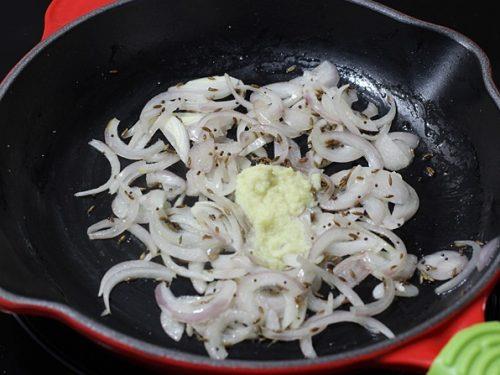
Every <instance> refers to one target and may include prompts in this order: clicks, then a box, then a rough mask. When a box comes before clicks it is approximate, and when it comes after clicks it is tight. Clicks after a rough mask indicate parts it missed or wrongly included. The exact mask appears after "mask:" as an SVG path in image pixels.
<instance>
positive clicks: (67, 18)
mask: <svg viewBox="0 0 500 375" xmlns="http://www.w3.org/2000/svg"><path fill="white" fill-rule="evenodd" d="M113 2H115V0H52V2H51V3H50V5H49V7H48V8H47V11H46V12H45V25H44V29H43V35H42V40H44V39H46V38H48V37H49V36H50V35H52V34H53V33H55V32H56V31H58V30H59V29H61V28H62V27H64V26H66V25H67V24H69V23H71V22H73V21H74V20H76V19H78V18H79V17H81V16H83V15H85V14H87V13H90V12H92V11H93V10H95V9H98V8H102V7H104V6H106V5H109V4H111V3H113Z"/></svg>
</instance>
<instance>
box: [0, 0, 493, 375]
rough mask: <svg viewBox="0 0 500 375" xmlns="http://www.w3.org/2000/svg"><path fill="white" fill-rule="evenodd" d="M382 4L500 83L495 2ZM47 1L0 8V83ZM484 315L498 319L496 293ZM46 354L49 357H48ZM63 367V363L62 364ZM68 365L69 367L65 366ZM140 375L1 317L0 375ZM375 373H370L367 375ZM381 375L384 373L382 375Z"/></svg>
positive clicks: (57, 329)
mask: <svg viewBox="0 0 500 375" xmlns="http://www.w3.org/2000/svg"><path fill="white" fill-rule="evenodd" d="M380 2H381V3H384V4H386V5H389V6H391V7H393V8H396V9H398V10H400V11H403V12H405V13H407V14H410V15H412V16H415V17H417V18H421V19H424V20H427V21H431V22H435V23H438V24H441V25H445V26H448V27H450V28H453V29H456V30H458V31H460V32H462V33H463V34H464V35H466V36H468V37H470V38H471V39H473V40H474V41H475V42H476V43H477V44H479V46H480V47H482V48H483V49H484V50H485V51H486V53H487V55H488V56H489V57H490V59H491V62H492V66H493V74H494V79H495V81H496V82H500V49H499V46H500V26H499V24H498V17H497V12H495V5H494V2H489V1H485V0H483V1H474V2H470V1H450V0H440V1H436V0H434V1H432V0H384V1H380ZM49 3H50V1H49V0H16V1H9V2H7V1H6V0H3V1H2V2H1V5H0V6H1V8H0V35H1V39H0V79H1V77H3V76H4V75H5V74H7V73H8V71H9V70H10V69H11V67H12V66H13V65H14V64H15V63H16V62H17V61H18V60H19V59H20V58H21V57H22V56H23V55H24V54H25V53H26V52H27V51H28V50H29V49H30V48H31V47H32V46H33V45H34V44H36V43H37V41H38V40H39V39H40V35H41V33H42V27H43V14H44V11H45V9H46V7H47V5H48V4H49ZM492 299H493V300H494V301H491V302H490V311H489V315H490V316H491V317H493V316H498V315H496V314H498V311H497V308H498V304H497V303H495V301H498V288H497V293H496V294H495V296H494V297H493V298H492ZM49 353H50V354H49ZM63 363H65V364H63ZM68 366H69V367H68ZM124 370H128V371H132V372H141V373H144V371H143V370H140V369H139V368H136V367H135V366H134V365H131V364H129V363H126V362H125V361H124V360H123V359H121V358H118V357H116V356H114V355H111V354H109V353H108V352H106V351H104V350H101V349H99V348H98V347H97V346H95V345H94V344H92V343H90V342H88V341H87V340H85V339H83V338H81V337H80V336H79V335H78V334H76V333H74V332H73V331H71V330H70V329H68V328H66V327H64V326H62V325H61V324H59V323H55V322H52V321H47V320H45V319H43V318H28V319H26V318H23V319H19V318H15V317H13V316H9V315H4V314H0V374H34V373H39V372H42V371H43V372H48V373H60V372H64V373H68V372H70V373H85V374H104V373H109V372H110V371H113V372H118V371H124ZM134 370H135V371H134ZM370 373H371V374H374V372H373V371H370ZM383 373H385V374H387V372H386V371H384V372H383Z"/></svg>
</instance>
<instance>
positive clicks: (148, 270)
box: [98, 260, 175, 315]
mask: <svg viewBox="0 0 500 375" xmlns="http://www.w3.org/2000/svg"><path fill="white" fill-rule="evenodd" d="M174 276H175V275H174V274H173V273H172V272H171V271H170V270H169V269H168V268H166V267H165V266H162V265H160V264H157V263H153V262H149V261H144V260H130V261H126V262H122V263H118V264H117V265H116V266H113V267H111V268H110V269H109V270H108V271H107V272H106V273H105V274H104V276H103V278H102V279H101V285H100V286H99V293H98V295H99V297H100V296H102V297H103V300H104V305H105V306H106V309H105V310H104V312H103V315H106V314H109V313H110V312H111V310H110V306H109V295H110V293H111V291H112V290H113V288H114V287H115V286H116V285H117V284H119V283H121V282H122V281H126V280H131V279H144V278H147V279H156V280H164V281H168V282H171V281H172V279H173V277H174Z"/></svg>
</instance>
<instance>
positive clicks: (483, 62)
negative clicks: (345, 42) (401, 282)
mask: <svg viewBox="0 0 500 375" xmlns="http://www.w3.org/2000/svg"><path fill="white" fill-rule="evenodd" d="M133 1H135V0H118V1H116V2H115V3H112V4H111V5H108V6H105V7H103V8H100V9H97V10H95V11H92V12H90V13H88V14H86V15H84V16H82V17H80V18H78V19H77V20H75V21H74V22H72V23H70V24H68V25H66V26H64V27H63V28H61V29H60V30H58V31H57V32H56V33H54V34H53V35H51V36H50V37H48V38H47V39H45V40H43V41H42V42H40V43H39V44H37V45H36V46H35V47H34V48H33V49H32V50H31V51H30V52H29V53H28V54H27V55H26V56H25V57H24V58H23V59H22V60H20V62H19V63H18V64H17V65H16V66H15V67H14V68H13V69H12V70H11V72H10V73H9V74H8V75H7V77H6V78H5V79H4V80H3V81H2V82H1V83H0V101H1V100H2V98H3V97H4V96H5V94H6V93H7V92H8V90H9V88H10V86H11V84H12V83H13V82H14V81H15V79H16V78H17V77H18V76H19V74H20V73H21V72H22V71H23V69H24V67H25V66H26V65H28V64H29V63H30V62H31V61H32V60H33V58H34V57H35V56H37V55H38V54H40V53H41V52H42V51H43V50H44V49H45V48H46V47H47V46H49V45H50V44H51V43H52V42H54V41H55V40H57V39H58V38H60V37H61V36H62V35H64V34H66V33H67V32H68V31H70V30H71V29H73V28H74V27H76V26H78V25H79V24H81V23H83V22H85V21H86V20H88V19H90V18H92V17H94V16H96V15H98V14H101V13H105V12H106V11H109V10H111V9H114V8H118V7H120V6H123V5H125V4H127V3H131V2H133ZM344 1H347V2H349V3H353V4H355V5H358V6H361V7H364V8H367V9H369V10H371V11H374V12H377V13H380V14H382V15H384V16H386V17H389V18H391V19H394V20H395V21H398V22H401V23H405V24H409V25H413V26H416V27H419V28H424V29H427V30H430V31H434V32H436V33H438V34H441V35H444V36H447V37H449V38H451V39H452V40H454V41H455V42H457V43H459V44H460V45H462V46H463V47H465V48H467V49H468V50H469V51H471V52H472V53H473V54H474V55H475V56H476V57H477V59H478V62H479V64H480V67H481V72H482V77H483V81H484V84H485V87H486V90H487V92H488V94H489V95H490V97H491V98H492V99H493V101H494V102H495V104H496V105H497V107H498V108H499V109H500V92H499V90H498V88H497V87H496V86H495V84H494V81H493V77H492V71H491V64H490V62H489V59H488V57H487V56H486V54H485V53H484V51H483V50H482V49H481V48H480V47H479V46H478V45H477V44H476V43H475V42H473V41H472V40H471V39H469V38H468V37H465V36H464V35H462V34H460V33H459V32H457V31H454V30H452V29H449V28H447V27H444V26H439V25H436V24H433V23H430V22H426V21H422V20H419V19H417V18H414V17H411V16H408V15H406V14H404V13H401V12H399V11H396V10H394V9H392V8H390V7H387V6H385V5H381V4H378V3H376V2H374V1H371V0H344ZM491 263H492V264H491V265H490V267H489V268H488V270H487V272H485V273H483V274H482V275H481V277H480V279H479V280H478V282H477V283H476V284H475V285H474V286H472V287H471V289H470V290H469V292H468V293H467V294H466V295H465V296H462V297H460V299H459V300H458V302H456V303H454V304H453V305H451V306H449V307H447V308H446V309H444V310H443V311H441V312H440V313H439V314H436V315H435V316H433V317H432V318H431V319H429V320H428V321H426V322H425V323H422V324H420V325H418V326H415V327H413V328H411V329H410V330H408V331H407V332H405V333H403V334H401V335H398V336H397V337H396V338H394V339H385V340H383V341H380V342H377V343H374V344H370V345H368V346H367V347H365V348H361V349H354V350H349V351H347V352H341V353H334V354H330V355H326V356H323V357H319V358H316V359H290V360H279V361H248V360H239V359H227V360H225V361H217V360H213V359H211V358H209V357H206V356H201V355H195V354H190V353H185V352H179V351H176V350H172V349H168V348H164V347H160V346H157V345H154V344H150V343H147V342H145V341H142V340H139V339H135V338H132V337H130V336H128V335H126V334H124V333H120V332H118V331H116V330H114V329H111V328H109V327H107V326H106V325H105V324H103V323H101V322H99V321H98V320H95V319H93V318H90V317H87V316H85V315H84V314H82V313H80V312H78V311H77V310H76V309H74V308H72V307H70V306H68V305H66V304H62V303H56V302H53V301H49V300H44V299H39V298H31V297H24V296H21V295H16V294H13V293H11V292H8V291H7V290H5V289H3V288H2V287H0V306H7V308H11V309H13V310H16V311H20V312H37V313H39V314H42V315H46V316H49V317H52V318H55V319H58V320H61V321H64V322H65V323H67V324H69V325H70V326H72V327H73V328H74V329H76V330H78V331H80V332H82V333H84V334H86V335H87V336H89V337H91V338H92V339H94V340H95V341H98V342H100V343H101V344H105V345H107V346H111V347H113V348H114V349H117V350H120V351H124V352H127V353H129V354H132V355H134V356H140V357H142V358H143V359H148V360H153V361H155V362H158V363H163V364H171V365H177V366H180V367H191V368H193V369H200V368H205V369H206V368H207V367H210V368H211V369H213V370H219V371H230V370H234V369H235V368H239V369H246V370H249V371H252V370H253V371H255V372H259V371H265V370H273V371H274V372H276V370H283V371H288V370H290V369H297V370H308V369H309V370H312V369H320V368H329V367H338V366H342V365H347V364H350V363H353V362H360V361H362V360H367V359H370V358H373V357H375V356H377V355H379V354H381V353H382V352H388V351H390V350H391V349H394V348H395V347H396V346H398V345H401V344H402V343H406V342H408V341H410V340H413V339H415V338H417V337H418V336H422V335H424V334H425V333H427V332H429V331H430V330H432V329H433V328H435V327H436V326H438V325H440V324H443V323H444V322H445V321H447V320H449V319H450V318H451V317H452V316H453V315H455V314H457V313H458V312H459V311H461V310H463V309H464V308H465V307H466V306H467V305H469V304H470V303H471V302H472V301H473V300H474V299H476V298H479V296H480V294H481V292H482V291H484V289H485V287H486V285H487V284H488V282H491V280H493V279H494V277H495V270H496V269H498V267H499V266H500V254H499V255H497V257H496V259H493V260H492V262H491ZM436 298H439V297H436Z"/></svg>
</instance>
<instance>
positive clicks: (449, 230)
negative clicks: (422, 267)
mask: <svg viewBox="0 0 500 375" xmlns="http://www.w3.org/2000/svg"><path fill="white" fill-rule="evenodd" d="M324 59H328V60H330V61H332V62H334V63H335V64H337V66H338V67H339V69H340V72H341V76H342V80H343V81H344V82H350V83H352V84H353V85H354V86H355V87H356V88H357V89H358V90H359V91H360V93H361V94H362V95H361V96H362V98H364V99H368V98H369V99H370V100H375V101H376V102H377V103H383V100H382V96H383V93H384V92H385V91H386V90H387V91H390V92H391V93H392V94H393V95H394V96H395V98H396V101H397V106H398V115H397V120H396V121H395V124H394V128H393V129H404V130H409V131H412V132H414V133H416V134H418V135H419V136H420V137H421V139H422V141H421V145H420V146H419V148H418V150H417V152H416V158H415V162H414V163H413V164H412V165H411V167H410V168H408V169H407V170H404V171H403V172H402V174H403V175H404V177H405V178H406V179H407V181H408V182H409V183H410V184H411V185H412V186H414V187H415V189H416V190H417V192H418V194H419V196H420V199H421V206H420V210H419V212H418V213H417V215H416V217H415V218H414V219H412V220H411V221H410V222H409V223H407V224H406V225H405V226H404V228H402V229H401V230H399V231H397V233H398V234H399V235H401V236H402V238H403V240H404V241H405V243H406V245H407V247H408V250H409V252H411V253H414V254H417V255H418V256H421V255H422V254H426V253H431V252H435V251H438V250H440V249H446V248H448V247H449V245H450V244H451V243H452V241H454V240H456V239H464V238H467V239H468V238H473V239H476V238H484V237H486V238H489V237H490V236H491V234H492V233H494V232H497V231H498V229H499V225H498V220H497V215H498V208H499V207H498V195H499V194H498V191H499V189H498V188H497V186H498V184H499V183H500V174H499V173H498V170H499V166H500V162H499V161H500V153H499V152H498V145H499V144H500V126H499V121H500V113H499V109H498V107H497V106H496V105H495V103H494V101H493V100H492V98H491V97H490V95H489V94H488V92H487V90H486V89H485V85H484V81H483V78H482V76H481V69H480V64H479V62H478V60H477V57H476V56H475V55H474V54H473V53H472V52H470V51H469V50H468V49H467V48H465V47H464V46H462V45H461V44H459V43H458V42H456V41H454V40H453V39H451V38H450V37H448V36H446V35H442V34H439V33H436V32H433V31H429V30H425V29H422V28H419V27H416V26H412V25H408V24H404V23H401V22H399V21H396V20H394V19H390V18H389V17H386V16H384V15H381V14H378V13H375V12H373V11H371V10H369V9H366V8H364V7H362V6H360V5H356V4H353V3H350V2H345V1H319V0H318V1H317V0H313V1H307V2H305V1H299V0H287V1H272V2H268V1H258V0H244V1H239V2H238V5H236V3H235V2H234V1H229V0H213V1H203V0H189V1H180V2H179V1H177V2H175V1H161V0H149V1H145V0H142V1H141V0H137V1H133V2H127V3H125V4H124V5H122V6H119V7H115V8H113V9H111V10H109V11H107V12H106V13H104V14H100V15H98V16H96V17H94V18H92V19H90V20H88V21H86V22H85V23H83V24H80V25H78V26H77V27H75V28H74V29H73V30H71V32H69V33H67V34H64V35H62V36H60V37H59V38H58V39H57V40H55V41H54V42H53V43H51V44H50V45H48V46H47V47H46V48H44V49H43V50H41V51H40V52H39V53H38V55H37V56H35V57H34V58H33V60H32V61H31V63H29V64H27V65H26V66H25V67H24V70H23V72H22V73H21V74H20V75H19V76H18V77H17V78H16V79H15V81H14V82H13V84H12V85H11V87H10V88H9V90H8V91H7V92H6V93H5V95H4V97H3V98H2V99H1V101H0V118H1V119H2V125H1V127H2V130H1V136H0V137H1V138H0V250H1V251H0V285H1V286H2V287H3V288H5V289H7V290H9V291H12V292H14V293H18V294H21V295H26V296H30V297H38V298H43V299H47V300H51V301H57V302H63V303H65V304H68V305H69V306H71V307H73V308H75V309H76V310H78V311H80V312H82V313H84V314H85V315H87V316H89V317H92V318H94V319H96V320H98V321H100V322H103V323H104V324H106V325H107V326H109V327H111V328H114V329H116V330H118V331H120V332H123V333H126V334H128V335H130V336H132V337H135V338H139V339H142V340H144V341H146V342H149V343H153V344H157V345H160V346H163V347H169V348H175V349H177V350H179V351H183V352H188V353H196V354H203V355H204V353H205V352H204V348H203V345H202V344H201V343H199V342H197V341H196V340H194V339H188V338H186V337H184V338H183V339H182V340H181V341H180V342H179V343H175V342H173V341H172V340H170V339H169V338H168V337H167V336H166V335H165V334H164V333H163V332H162V329H161V326H160V323H159V309H158V308H157V307H156V305H155V302H154V297H153V286H154V283H153V282H149V281H136V282H133V283H130V284H123V285H120V286H118V287H117V288H116V289H115V291H114V292H113V294H112V311H113V314H112V315H111V316H109V317H105V318H101V317H100V313H101V312H102V310H103V305H102V301H101V300H100V299H98V298H97V290H98V285H99V281H100V278H101V277H102V275H103V274H104V272H105V271H106V270H107V269H108V268H109V267H111V266H112V265H114V264H116V263H117V262H120V261H123V260H127V259H135V258H137V257H138V256H139V254H140V253H141V252H142V251H143V249H142V248H141V247H140V246H139V245H138V244H137V242H136V241H135V240H134V239H133V238H130V239H129V240H128V241H125V242H123V243H121V244H118V243H117V241H116V240H108V241H94V242H91V241H89V240H88V238H87V236H86V228H87V227H88V226H89V225H90V224H92V223H93V222H95V221H97V220H100V219H102V218H104V217H107V216H108V215H109V213H110V210H109V204H110V201H111V199H110V197H109V196H107V195H104V194H103V195H100V196H97V197H95V198H85V199H77V198H74V197H73V194H74V193H75V192H77V191H79V190H84V189H87V188H89V187H93V186H97V185H99V184H100V183H102V182H103V181H105V180H106V179H107V176H108V173H109V170H108V168H109V167H108V166H107V162H106V161H105V159H103V158H102V156H101V155H100V154H99V153H97V152H94V151H93V150H92V149H91V148H90V147H89V146H88V145H87V142H88V141H89V140H91V139H92V138H96V139H102V138H103V130H104V125H105V123H106V122H107V121H108V120H109V119H110V118H112V117H114V116H116V117H118V118H119V119H121V120H122V124H123V126H124V127H125V126H127V125H131V124H132V123H133V122H134V120H135V119H136V117H137V115H138V113H139V111H140V109H141V108H142V106H143V105H144V104H145V102H146V101H147V100H148V99H149V98H150V97H152V96H153V95H155V94H157V93H159V92H161V91H164V90H165V89H166V88H167V87H169V86H170V85H172V84H175V83H177V82H180V81H186V80H188V79H191V78H195V77H200V76H207V75H216V74H221V73H224V72H228V73H230V74H232V75H234V76H237V77H239V78H241V79H243V80H245V81H247V82H248V83H257V84H262V83H268V82H273V81H280V80H288V79H290V78H292V77H293V76H295V75H297V74H300V73H301V71H302V69H306V68H310V67H313V66H315V65H317V64H318V63H319V62H320V61H322V60H324ZM291 65H296V66H297V70H296V71H294V72H292V73H289V74H287V73H286V68H287V67H289V66H291ZM425 153H432V155H433V157H432V158H431V159H430V160H422V156H423V155H424V154H425ZM426 167H431V168H433V169H434V170H435V172H436V174H435V176H433V177H429V176H427V175H426V174H425V173H424V170H425V168H426ZM93 205H95V207H96V208H95V209H94V210H93V211H92V212H91V213H90V214H87V210H88V209H89V207H90V206H93ZM478 279H479V275H477V274H476V275H474V276H473V277H471V279H470V280H469V281H468V282H467V283H466V284H464V285H463V286H462V287H461V288H459V289H458V290H456V291H454V292H453V293H451V294H450V295H447V296H445V297H437V296H436V295H435V294H434V293H433V290H432V289H433V288H432V287H430V286H427V285H423V286H422V287H421V288H420V296H419V297H418V298H412V299H398V300H397V301H396V302H395V303H394V304H393V305H392V307H391V308H390V309H389V310H388V311H386V312H384V313H383V314H382V315H380V316H379V318H380V319H381V320H382V321H383V322H384V323H386V324H387V325H388V326H389V327H390V328H391V329H392V330H393V331H394V332H395V333H396V334H402V333H404V332H407V331H408V330H409V329H411V328H413V327H415V326H417V325H422V326H423V325H425V324H426V322H427V321H428V320H429V319H430V318H432V317H433V316H435V315H436V314H437V313H439V312H440V311H442V310H443V309H445V308H447V307H449V306H452V305H453V304H455V303H456V302H457V301H458V300H459V299H460V298H461V296H463V295H464V294H466V293H467V292H468V290H469V289H470V288H471V287H472V286H473V285H474V283H475V282H476V281H477V280H478ZM179 285H180V286H179V288H180V289H182V288H187V286H186V285H183V284H182V283H179ZM371 286H373V284H372V285H371ZM185 290H187V289H185ZM367 290H368V289H366V291H367ZM361 293H364V292H361ZM380 340H382V338H381V337H380V336H374V335H371V334H369V333H367V332H366V331H365V330H364V329H361V328H358V327H356V326H354V325H350V324H339V325H335V326H332V327H330V328H329V329H327V330H326V331H325V332H324V333H322V334H320V335H318V336H317V338H316V339H315V340H314V343H315V347H316V349H317V352H318V354H319V355H320V356H324V355H327V354H333V353H340V352H346V351H349V350H351V349H359V348H363V347H367V346H368V345H371V344H373V343H375V342H378V341H380ZM230 353H231V357H232V358H240V359H249V360H250V359H251V360H253V359H255V358H259V359H261V360H276V359H290V358H301V354H300V350H299V348H298V345H297V344H296V343H275V344H272V345H271V344H270V343H269V342H261V343H258V342H250V343H243V344H239V345H236V346H235V347H234V348H232V349H231V351H230Z"/></svg>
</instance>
